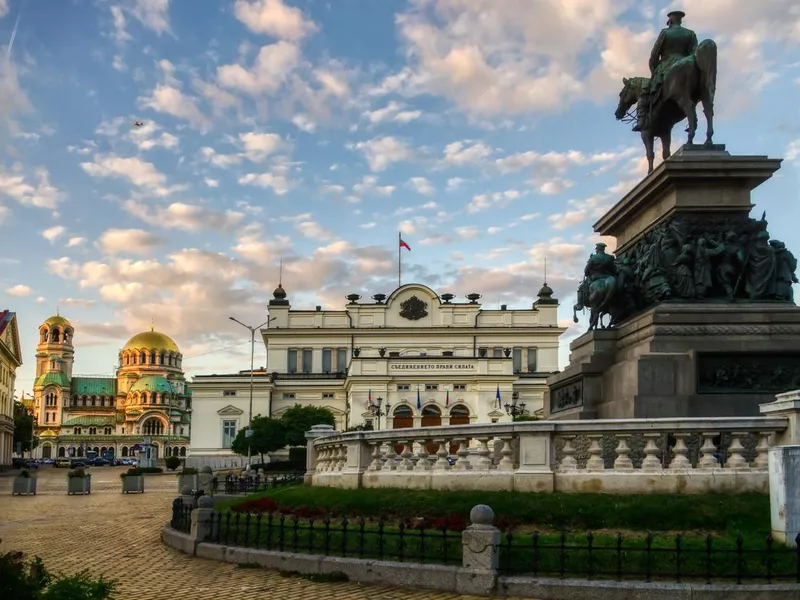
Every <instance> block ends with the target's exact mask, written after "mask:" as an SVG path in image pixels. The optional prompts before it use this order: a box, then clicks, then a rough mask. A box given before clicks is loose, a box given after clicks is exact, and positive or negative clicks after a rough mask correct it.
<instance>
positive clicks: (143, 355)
mask: <svg viewBox="0 0 800 600" xmlns="http://www.w3.org/2000/svg"><path fill="white" fill-rule="evenodd" d="M145 356H147V355H146V354H145V353H144V351H142V352H140V353H139V364H140V365H143V364H145V362H147V360H146V359H145Z"/></svg>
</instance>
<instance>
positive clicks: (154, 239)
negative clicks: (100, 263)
mask: <svg viewBox="0 0 800 600" xmlns="http://www.w3.org/2000/svg"><path fill="white" fill-rule="evenodd" d="M99 243H100V247H101V248H102V249H103V251H104V252H106V253H107V254H110V255H116V254H144V255H147V254H152V253H153V252H154V251H155V250H157V249H159V248H160V247H161V246H163V244H164V240H162V239H161V238H160V237H158V236H157V235H155V234H153V233H150V232H149V231H145V230H144V229H109V230H108V231H105V232H103V234H102V235H101V236H100V240H99Z"/></svg>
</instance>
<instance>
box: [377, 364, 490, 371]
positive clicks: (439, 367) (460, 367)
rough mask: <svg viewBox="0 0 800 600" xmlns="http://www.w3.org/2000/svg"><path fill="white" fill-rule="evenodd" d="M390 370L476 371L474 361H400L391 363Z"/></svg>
mask: <svg viewBox="0 0 800 600" xmlns="http://www.w3.org/2000/svg"><path fill="white" fill-rule="evenodd" d="M389 370H390V371H474V370H475V364H474V363H450V362H447V363H398V364H390V365H389Z"/></svg>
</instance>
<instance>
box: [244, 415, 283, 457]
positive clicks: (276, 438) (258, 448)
mask: <svg viewBox="0 0 800 600" xmlns="http://www.w3.org/2000/svg"><path fill="white" fill-rule="evenodd" d="M252 429H253V435H251V436H250V437H247V427H244V428H242V429H240V430H239V433H237V434H236V439H234V440H233V444H232V445H231V450H233V451H234V452H235V453H236V454H241V455H242V456H249V455H252V454H257V455H259V456H261V463H262V464H263V463H264V455H265V454H269V453H270V452H275V451H276V450H280V449H281V448H284V447H285V446H286V427H285V426H284V425H283V423H282V422H281V421H279V420H278V419H270V418H269V417H262V416H261V415H256V416H255V417H253V422H252Z"/></svg>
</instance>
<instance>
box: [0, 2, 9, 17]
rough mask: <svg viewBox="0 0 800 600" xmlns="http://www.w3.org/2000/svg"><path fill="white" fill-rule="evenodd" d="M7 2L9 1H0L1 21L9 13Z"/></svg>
mask: <svg viewBox="0 0 800 600" xmlns="http://www.w3.org/2000/svg"><path fill="white" fill-rule="evenodd" d="M8 2H9V0H0V19H2V18H3V17H5V16H6V15H7V14H8V11H9V7H8Z"/></svg>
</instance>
